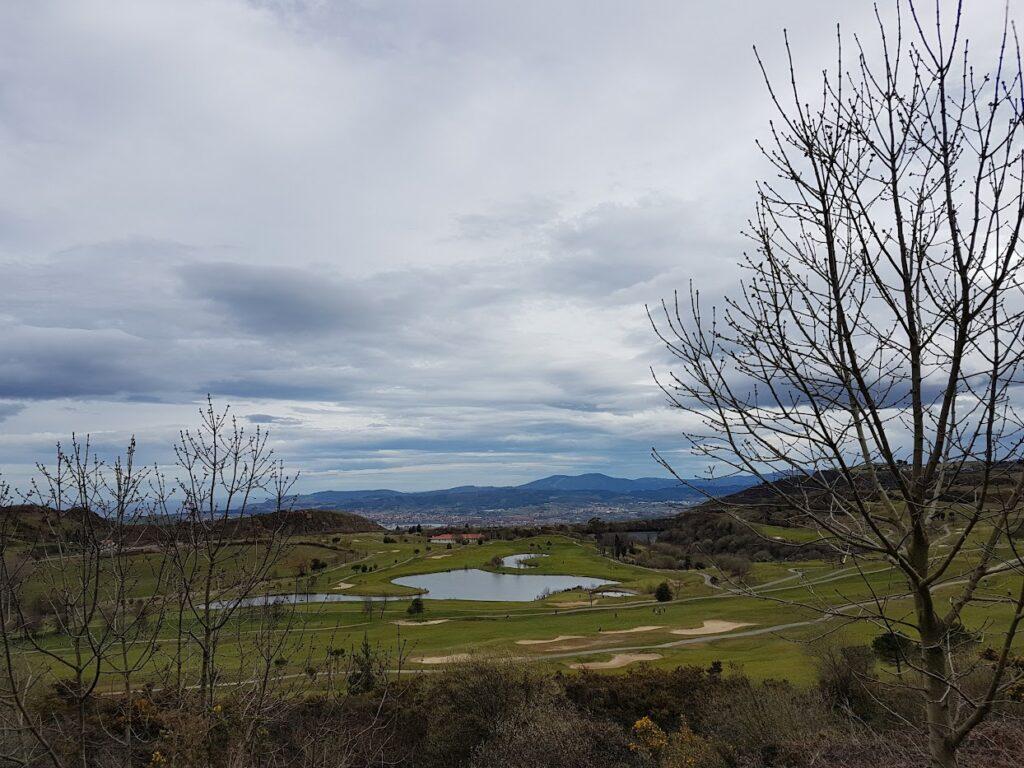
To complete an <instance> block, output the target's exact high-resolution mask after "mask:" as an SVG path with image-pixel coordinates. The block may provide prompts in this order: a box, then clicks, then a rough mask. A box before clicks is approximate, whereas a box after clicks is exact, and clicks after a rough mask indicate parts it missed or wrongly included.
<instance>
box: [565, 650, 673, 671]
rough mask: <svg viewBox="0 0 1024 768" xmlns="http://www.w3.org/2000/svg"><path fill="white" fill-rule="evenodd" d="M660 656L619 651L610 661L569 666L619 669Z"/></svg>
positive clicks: (575, 667)
mask: <svg viewBox="0 0 1024 768" xmlns="http://www.w3.org/2000/svg"><path fill="white" fill-rule="evenodd" d="M660 658H661V654H660V653H617V654H615V655H614V656H612V657H611V658H610V659H608V661H588V662H584V663H579V664H570V665H569V666H570V667H571V668H572V669H619V668H620V667H624V666H626V665H627V664H633V663H634V662H637V661H654V660H655V659H660Z"/></svg>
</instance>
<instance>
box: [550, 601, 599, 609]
mask: <svg viewBox="0 0 1024 768" xmlns="http://www.w3.org/2000/svg"><path fill="white" fill-rule="evenodd" d="M551 605H552V606H554V607H555V608H585V607H586V606H588V605H590V601H589V600H573V601H572V602H569V603H551Z"/></svg>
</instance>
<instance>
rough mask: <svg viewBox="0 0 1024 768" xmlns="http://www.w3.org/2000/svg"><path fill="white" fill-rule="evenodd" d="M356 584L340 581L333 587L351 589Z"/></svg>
mask: <svg viewBox="0 0 1024 768" xmlns="http://www.w3.org/2000/svg"><path fill="white" fill-rule="evenodd" d="M354 586H355V584H349V583H348V582H347V581H339V582H338V583H337V584H335V585H334V587H332V589H351V588H352V587H354Z"/></svg>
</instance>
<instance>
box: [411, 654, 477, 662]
mask: <svg viewBox="0 0 1024 768" xmlns="http://www.w3.org/2000/svg"><path fill="white" fill-rule="evenodd" d="M467 659H469V654H468V653H452V654H449V655H447V656H423V657H422V658H419V659H413V661H415V662H418V663H420V664H454V663H455V662H456V661H466V660H467Z"/></svg>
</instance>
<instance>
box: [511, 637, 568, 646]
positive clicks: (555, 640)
mask: <svg viewBox="0 0 1024 768" xmlns="http://www.w3.org/2000/svg"><path fill="white" fill-rule="evenodd" d="M582 639H583V635H559V636H558V637H552V638H551V639H550V640H516V645H544V643H560V642H562V641H563V640H582Z"/></svg>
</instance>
